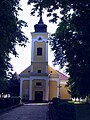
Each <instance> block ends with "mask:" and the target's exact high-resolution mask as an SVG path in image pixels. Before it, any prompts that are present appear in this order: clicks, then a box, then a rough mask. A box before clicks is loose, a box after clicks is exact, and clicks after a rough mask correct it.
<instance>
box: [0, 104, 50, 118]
mask: <svg viewBox="0 0 90 120" xmlns="http://www.w3.org/2000/svg"><path fill="white" fill-rule="evenodd" d="M47 111H48V104H45V103H40V104H39V103H37V104H25V105H24V106H21V107H17V108H15V109H12V110H10V111H8V112H6V113H4V114H2V115H0V120H48V119H47Z"/></svg>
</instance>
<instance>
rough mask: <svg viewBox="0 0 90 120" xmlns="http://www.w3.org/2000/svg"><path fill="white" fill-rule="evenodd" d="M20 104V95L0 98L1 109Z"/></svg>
mask: <svg viewBox="0 0 90 120" xmlns="http://www.w3.org/2000/svg"><path fill="white" fill-rule="evenodd" d="M19 104H20V97H13V98H0V109H1V110H2V109H6V108H10V107H13V106H15V105H19Z"/></svg>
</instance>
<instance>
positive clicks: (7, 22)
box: [0, 0, 28, 79]
mask: <svg viewBox="0 0 90 120" xmlns="http://www.w3.org/2000/svg"><path fill="white" fill-rule="evenodd" d="M19 2H20V0H1V1H0V79H4V78H5V77H7V71H9V70H10V69H11V70H12V65H11V64H10V62H9V61H10V53H11V54H13V55H15V56H17V55H18V54H17V52H16V48H15V46H16V45H17V44H18V45H21V46H25V43H26V42H27V40H28V39H27V37H26V36H25V35H24V33H23V31H22V27H23V26H24V27H26V26H27V24H26V22H24V21H23V20H19V18H18V10H22V9H21V8H20V5H19Z"/></svg>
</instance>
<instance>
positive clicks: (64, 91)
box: [60, 84, 71, 99]
mask: <svg viewBox="0 0 90 120" xmlns="http://www.w3.org/2000/svg"><path fill="white" fill-rule="evenodd" d="M60 86H61V87H60V97H61V99H70V98H71V96H70V94H69V93H68V91H67V90H68V89H67V88H66V87H65V86H66V84H60Z"/></svg>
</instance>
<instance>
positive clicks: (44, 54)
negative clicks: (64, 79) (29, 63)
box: [34, 42, 46, 62]
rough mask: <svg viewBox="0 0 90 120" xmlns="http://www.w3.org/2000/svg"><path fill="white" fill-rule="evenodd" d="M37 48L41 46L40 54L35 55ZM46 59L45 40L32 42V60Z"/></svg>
mask: <svg viewBox="0 0 90 120" xmlns="http://www.w3.org/2000/svg"><path fill="white" fill-rule="evenodd" d="M37 48H42V56H37ZM45 59H46V43H45V42H35V43H34V61H36V62H40V61H41V62H42V61H45Z"/></svg>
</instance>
